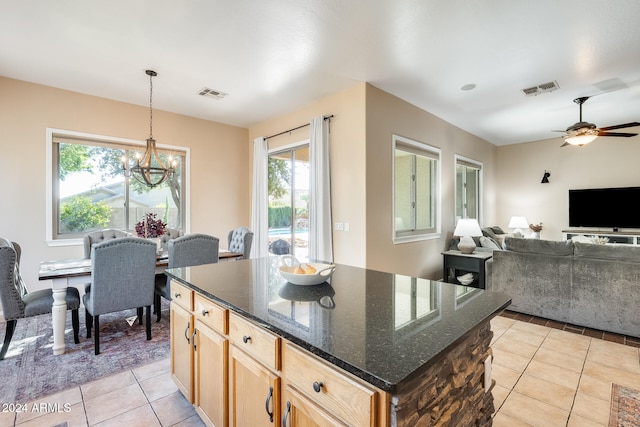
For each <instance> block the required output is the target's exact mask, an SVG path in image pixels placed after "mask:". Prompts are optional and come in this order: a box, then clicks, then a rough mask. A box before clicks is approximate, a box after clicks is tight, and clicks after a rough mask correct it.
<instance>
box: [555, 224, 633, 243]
mask: <svg viewBox="0 0 640 427" xmlns="http://www.w3.org/2000/svg"><path fill="white" fill-rule="evenodd" d="M617 230H618V228H614V229H613V231H600V230H589V229H586V228H585V229H582V228H571V229H567V230H562V238H563V239H564V240H569V239H571V238H572V237H574V236H586V237H606V238H607V239H609V243H619V244H624V245H640V230H639V231H617Z"/></svg>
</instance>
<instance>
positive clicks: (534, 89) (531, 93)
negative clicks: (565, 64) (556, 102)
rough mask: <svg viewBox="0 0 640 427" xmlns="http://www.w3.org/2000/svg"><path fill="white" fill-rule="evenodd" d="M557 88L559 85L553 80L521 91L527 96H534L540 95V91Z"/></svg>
mask: <svg viewBox="0 0 640 427" xmlns="http://www.w3.org/2000/svg"><path fill="white" fill-rule="evenodd" d="M559 88H560V86H558V82H556V81H555V80H554V81H552V82H548V83H542V84H539V85H538V86H533V87H528V88H526V89H522V92H523V93H524V94H525V95H527V96H535V95H540V94H541V93H547V92H553V91H554V90H556V89H559Z"/></svg>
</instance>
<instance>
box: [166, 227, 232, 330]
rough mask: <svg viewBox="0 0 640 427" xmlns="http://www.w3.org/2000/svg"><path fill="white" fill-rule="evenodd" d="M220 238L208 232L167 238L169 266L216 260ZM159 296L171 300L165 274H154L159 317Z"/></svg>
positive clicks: (206, 262)
mask: <svg viewBox="0 0 640 427" xmlns="http://www.w3.org/2000/svg"><path fill="white" fill-rule="evenodd" d="M219 248H220V239H218V238H217V237H214V236H210V235H208V234H201V233H194V234H187V235H186V236H182V237H178V238H177V239H172V240H169V246H168V251H169V265H168V267H169V268H179V267H189V266H194V265H202V264H212V263H216V262H218V258H219V252H218V250H219ZM160 297H164V298H165V299H167V300H169V301H171V299H172V298H171V284H170V280H169V278H168V277H167V276H166V275H164V274H163V275H162V277H158V276H156V286H155V296H154V312H155V313H156V321H158V322H159V321H160V319H161V313H160V312H161V310H160V303H161V300H160Z"/></svg>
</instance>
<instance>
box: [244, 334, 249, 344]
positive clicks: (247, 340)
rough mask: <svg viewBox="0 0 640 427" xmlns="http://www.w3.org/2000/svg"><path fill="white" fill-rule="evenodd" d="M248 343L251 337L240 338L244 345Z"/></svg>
mask: <svg viewBox="0 0 640 427" xmlns="http://www.w3.org/2000/svg"><path fill="white" fill-rule="evenodd" d="M249 341H251V337H250V336H248V335H245V336H243V337H242V342H243V343H245V344H246V343H248V342H249Z"/></svg>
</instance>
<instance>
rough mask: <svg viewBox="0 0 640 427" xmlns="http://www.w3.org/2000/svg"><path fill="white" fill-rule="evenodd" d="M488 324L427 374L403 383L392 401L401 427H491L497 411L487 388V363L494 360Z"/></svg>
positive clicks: (396, 422) (491, 333)
mask: <svg viewBox="0 0 640 427" xmlns="http://www.w3.org/2000/svg"><path fill="white" fill-rule="evenodd" d="M492 337H493V332H492V331H491V326H490V325H489V322H485V323H483V324H482V325H479V326H477V327H475V328H474V329H473V330H471V331H470V332H469V333H468V334H466V336H465V338H464V339H463V340H462V341H461V342H460V343H458V344H456V345H455V346H454V347H453V348H452V349H450V350H449V351H448V352H447V353H446V354H445V355H443V357H442V358H441V360H438V361H435V362H434V364H432V366H431V367H430V368H428V369H427V370H426V371H425V372H423V373H422V374H420V375H419V376H417V377H416V378H413V379H411V380H409V381H408V382H406V383H405V384H403V385H402V386H401V389H400V390H398V391H397V394H396V395H395V396H393V398H392V399H391V403H392V411H393V412H394V413H395V422H392V425H397V426H398V427H413V426H490V425H491V423H492V415H493V412H494V410H495V409H494V406H493V395H492V394H491V391H492V389H493V385H494V384H495V380H491V385H490V387H489V389H488V390H487V389H485V385H484V377H485V368H484V361H485V360H487V358H492V357H493V355H492V352H491V348H490V347H489V345H490V344H491V338H492Z"/></svg>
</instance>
